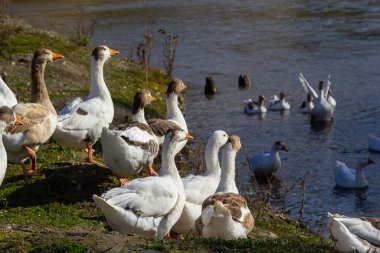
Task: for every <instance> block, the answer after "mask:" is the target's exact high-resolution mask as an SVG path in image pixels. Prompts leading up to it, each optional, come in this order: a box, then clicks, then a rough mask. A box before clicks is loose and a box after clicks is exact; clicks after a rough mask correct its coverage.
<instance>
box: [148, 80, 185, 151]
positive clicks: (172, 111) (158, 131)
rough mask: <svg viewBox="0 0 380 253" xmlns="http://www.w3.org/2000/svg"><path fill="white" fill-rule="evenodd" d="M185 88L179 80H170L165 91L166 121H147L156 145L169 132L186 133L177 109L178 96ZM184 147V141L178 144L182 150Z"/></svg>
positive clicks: (161, 141) (180, 114) (162, 140)
mask: <svg viewBox="0 0 380 253" xmlns="http://www.w3.org/2000/svg"><path fill="white" fill-rule="evenodd" d="M186 88H187V86H186V85H185V84H184V83H183V81H182V80H181V79H178V78H175V79H173V80H171V81H170V83H169V86H168V88H167V90H166V110H167V111H166V119H150V120H148V124H149V126H150V127H151V128H152V130H153V132H154V134H155V135H156V136H157V139H158V143H159V144H160V145H162V143H163V142H164V137H165V134H166V133H167V132H168V131H169V130H176V129H178V128H180V129H183V130H184V131H185V132H188V129H187V124H186V120H185V118H184V117H183V114H182V112H181V110H180V109H179V107H178V96H179V95H180V93H181V92H182V91H183V90H184V89H186ZM185 145H186V141H184V142H182V143H181V144H180V146H182V148H183V147H184V146H185ZM182 148H181V149H182Z"/></svg>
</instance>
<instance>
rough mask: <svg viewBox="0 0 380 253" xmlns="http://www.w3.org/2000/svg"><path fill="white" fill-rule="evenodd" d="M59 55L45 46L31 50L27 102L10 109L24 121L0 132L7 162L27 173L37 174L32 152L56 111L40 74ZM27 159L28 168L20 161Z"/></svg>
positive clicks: (47, 134)
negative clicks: (29, 83)
mask: <svg viewBox="0 0 380 253" xmlns="http://www.w3.org/2000/svg"><path fill="white" fill-rule="evenodd" d="M60 58H63V56H62V55H60V54H56V53H53V52H51V51H50V50H48V49H40V50H37V51H36V52H35V53H34V55H33V59H32V73H31V77H32V91H31V95H32V97H31V103H26V104H17V105H15V106H14V107H13V108H12V110H13V111H14V112H15V113H16V116H17V117H19V118H20V119H21V121H22V122H23V123H24V124H23V125H14V126H12V128H11V129H10V130H9V133H8V134H6V135H3V142H4V146H5V149H6V150H7V157H8V161H10V162H13V163H21V166H22V168H23V172H24V174H25V175H27V176H32V175H36V174H37V155H36V152H37V150H38V148H39V146H40V145H41V144H43V143H45V142H47V141H48V140H49V138H50V137H51V135H52V134H53V132H54V129H55V127H56V124H57V113H56V111H55V109H54V107H53V105H52V103H51V101H50V98H49V93H48V90H47V88H46V84H45V77H44V73H45V67H46V63H47V62H52V61H54V60H56V59H60ZM28 158H29V160H30V166H29V170H27V169H26V168H25V166H24V161H25V160H26V159H28Z"/></svg>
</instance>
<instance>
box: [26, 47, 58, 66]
mask: <svg viewBox="0 0 380 253" xmlns="http://www.w3.org/2000/svg"><path fill="white" fill-rule="evenodd" d="M61 58H63V55H61V54H57V53H53V52H52V51H50V50H49V49H38V50H37V51H36V52H34V55H33V59H32V64H33V65H36V64H38V65H40V64H45V63H46V62H52V61H55V60H58V59H61Z"/></svg>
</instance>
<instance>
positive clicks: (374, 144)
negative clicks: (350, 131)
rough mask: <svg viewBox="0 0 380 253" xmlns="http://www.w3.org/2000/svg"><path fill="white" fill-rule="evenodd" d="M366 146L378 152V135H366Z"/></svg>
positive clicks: (379, 145)
mask: <svg viewBox="0 0 380 253" xmlns="http://www.w3.org/2000/svg"><path fill="white" fill-rule="evenodd" d="M368 148H369V149H371V150H374V151H377V152H380V137H377V136H374V135H373V134H369V135H368Z"/></svg>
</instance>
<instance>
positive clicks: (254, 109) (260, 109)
mask: <svg viewBox="0 0 380 253" xmlns="http://www.w3.org/2000/svg"><path fill="white" fill-rule="evenodd" d="M264 100H265V97H264V96H263V95H260V96H259V100H258V102H254V101H252V100H251V99H248V100H244V101H243V102H244V113H246V114H261V113H265V112H267V108H266V107H265V105H264Z"/></svg>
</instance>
